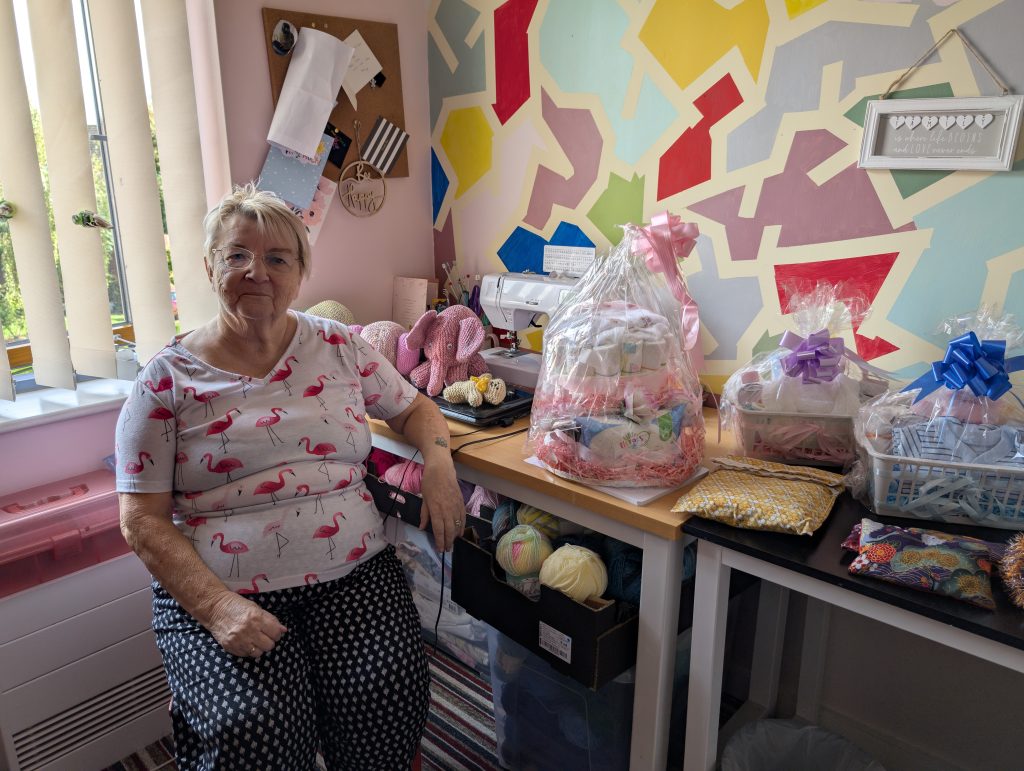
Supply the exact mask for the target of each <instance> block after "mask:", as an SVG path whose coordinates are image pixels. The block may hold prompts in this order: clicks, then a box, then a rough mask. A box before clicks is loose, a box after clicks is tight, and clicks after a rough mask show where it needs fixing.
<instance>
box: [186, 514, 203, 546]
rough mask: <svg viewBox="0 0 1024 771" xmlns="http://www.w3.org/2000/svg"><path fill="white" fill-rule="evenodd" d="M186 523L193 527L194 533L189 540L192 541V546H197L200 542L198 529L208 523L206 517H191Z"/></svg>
mask: <svg viewBox="0 0 1024 771" xmlns="http://www.w3.org/2000/svg"><path fill="white" fill-rule="evenodd" d="M185 524H186V525H187V526H188V527H191V528H192V535H191V536H189V540H190V541H192V546H193V547H195V545H196V544H197V543H199V541H198V539H197V538H196V530H198V529H199V528H200V527H202V526H203V525H205V524H206V517H189V518H188V519H186V520H185Z"/></svg>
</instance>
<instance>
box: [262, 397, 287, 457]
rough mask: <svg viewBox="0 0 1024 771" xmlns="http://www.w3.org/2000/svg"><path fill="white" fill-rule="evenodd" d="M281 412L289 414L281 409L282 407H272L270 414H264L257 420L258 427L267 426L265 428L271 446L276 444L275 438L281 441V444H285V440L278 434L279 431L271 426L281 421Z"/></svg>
mask: <svg viewBox="0 0 1024 771" xmlns="http://www.w3.org/2000/svg"><path fill="white" fill-rule="evenodd" d="M279 412H280V413H283V414H285V415H287V414H288V413H287V412H285V410H283V409H281V408H280V407H271V408H270V414H269V415H264V416H263V417H261V418H258V419H257V420H256V427H257V428H265V429H267V436H269V437H270V446H271V447H273V446H274V440H275V439H276V440H277V441H278V442H280V443H281V444H284V440H283V439H282V438H281V437H279V436H278V435H277V432H276V431H274V429H273V428H271V426H273V425H274V424H275V423H279V422H280V421H281V415H278V413H279Z"/></svg>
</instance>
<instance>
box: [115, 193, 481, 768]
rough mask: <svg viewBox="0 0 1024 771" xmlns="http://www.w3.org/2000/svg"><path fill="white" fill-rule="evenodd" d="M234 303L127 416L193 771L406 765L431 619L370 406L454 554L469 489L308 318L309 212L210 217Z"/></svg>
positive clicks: (174, 359)
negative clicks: (394, 518)
mask: <svg viewBox="0 0 1024 771" xmlns="http://www.w3.org/2000/svg"><path fill="white" fill-rule="evenodd" d="M205 227H206V244H205V253H206V271H207V274H208V276H209V279H210V283H211V285H212V287H213V290H214V291H215V292H216V293H217V297H218V299H219V301H220V312H219V313H218V315H217V317H216V318H214V319H212V320H211V321H210V322H208V323H207V324H206V325H204V326H202V327H200V328H199V329H196V330H194V331H192V332H189V333H187V334H184V335H181V336H179V337H177V338H175V339H174V340H173V341H172V342H171V343H170V344H169V345H168V346H167V347H166V348H164V349H163V350H162V351H160V352H159V353H158V354H157V355H156V356H154V357H153V359H152V360H151V361H150V362H149V363H148V364H147V365H146V367H145V369H144V370H143V372H142V374H141V375H140V376H139V380H138V387H137V388H136V389H134V391H133V393H132V396H131V397H130V398H129V399H128V401H127V402H126V403H125V405H124V409H123V410H122V412H121V417H120V420H119V422H118V426H117V445H116V446H117V458H118V491H119V492H120V493H121V496H120V505H121V529H122V531H123V532H124V535H125V538H127V540H128V542H129V543H130V544H131V546H132V548H133V549H134V550H135V552H136V553H137V554H138V555H139V557H140V558H141V559H142V561H143V562H144V563H145V564H146V567H148V568H149V570H150V572H151V573H152V574H153V576H154V578H155V581H154V583H153V629H154V631H155V633H156V639H157V644H158V646H159V648H160V652H161V654H162V655H163V659H164V668H165V669H166V672H167V679H168V682H169V683H170V687H171V692H172V694H173V698H172V704H171V715H172V719H173V724H174V739H175V752H176V754H177V762H178V768H179V769H182V770H184V769H213V768H218V769H221V768H230V769H242V768H245V769H250V768H251V769H261V771H266V770H267V769H287V771H295V770H296V769H312V768H315V756H316V753H317V751H318V750H319V751H320V752H322V753H323V756H324V759H325V761H326V763H327V767H328V768H329V769H340V768H351V769H360V770H362V769H372V768H382V769H398V768H407V767H408V766H409V764H410V762H411V760H412V759H413V757H414V756H415V754H416V752H417V748H418V746H419V742H420V736H421V734H422V731H423V727H424V724H425V721H426V716H427V709H428V704H429V693H428V685H429V682H428V681H429V675H428V670H427V663H426V660H425V655H424V650H423V644H422V640H421V637H420V622H419V617H418V615H417V613H416V609H415V606H414V604H413V600H412V596H411V594H410V591H409V588H408V586H407V584H406V582H405V577H404V574H403V573H402V570H401V567H400V563H399V562H398V559H397V557H396V556H395V553H394V549H393V547H391V546H390V545H388V544H387V543H386V542H385V540H384V538H383V526H382V525H383V520H382V516H381V513H380V512H378V511H377V510H376V509H375V508H374V505H373V502H372V498H371V497H370V495H369V494H368V493H367V492H366V489H365V487H364V485H363V474H364V468H363V465H362V463H363V461H364V460H365V459H366V457H367V455H368V454H369V452H370V449H371V448H370V430H369V426H368V425H367V421H366V419H367V416H371V417H374V418H380V419H382V420H385V421H387V423H388V425H389V426H390V427H391V428H392V429H394V430H395V431H398V432H401V433H403V434H404V435H405V436H406V438H407V439H408V440H409V441H410V443H412V444H413V445H415V446H416V447H417V448H418V449H419V451H420V453H421V454H422V459H423V463H424V470H423V498H424V506H423V519H422V522H421V523H420V527H421V528H425V527H426V526H427V525H428V524H429V525H430V526H431V528H432V529H433V533H434V537H435V539H436V542H437V545H438V548H440V549H449V548H451V545H452V541H453V539H454V538H455V536H456V535H457V534H459V533H460V532H461V529H462V522H461V517H462V516H463V512H464V509H463V505H462V497H461V495H460V492H459V487H458V483H457V482H456V479H455V472H454V466H453V464H452V459H451V454H450V451H449V450H448V441H449V434H448V429H447V426H446V424H445V421H444V420H443V419H442V417H441V415H440V413H439V412H438V410H437V408H436V407H435V406H434V404H433V403H432V402H431V401H430V400H429V399H427V398H425V397H424V396H422V395H421V394H418V393H417V391H416V390H415V389H414V388H413V387H412V386H411V385H410V384H409V383H407V382H406V381H405V380H403V379H402V377H401V376H400V375H399V374H398V373H397V372H396V371H395V370H394V369H393V368H392V367H391V365H390V364H389V363H388V362H387V361H386V360H385V359H384V358H382V357H381V356H379V355H378V354H377V353H376V352H375V351H374V350H373V349H372V348H371V347H370V346H369V345H368V344H366V343H365V342H364V341H363V340H362V339H361V338H360V337H359V335H357V334H353V333H352V332H350V331H349V330H348V329H347V328H346V327H345V326H344V325H342V324H339V323H337V322H333V321H328V320H325V319H320V318H315V317H312V316H307V315H305V314H302V313H297V312H295V311H293V310H289V305H290V304H291V303H292V302H294V300H295V299H296V297H297V295H298V291H299V285H300V283H301V282H302V279H303V278H304V277H305V276H307V275H308V274H309V271H310V250H309V243H308V241H307V239H306V233H305V229H304V227H303V225H302V223H301V221H300V220H299V219H298V218H297V217H296V216H295V215H294V214H293V213H292V212H291V210H290V209H289V208H288V206H287V205H286V204H285V203H284V202H282V201H281V200H280V199H279V198H277V197H276V196H274V195H272V194H271V193H267V192H261V191H259V190H257V189H255V188H254V187H253V186H252V185H248V186H246V187H242V188H238V189H236V190H235V191H234V192H232V193H231V194H229V195H228V196H226V197H225V198H224V200H223V201H222V202H221V204H220V205H219V206H217V207H216V208H215V209H213V210H212V211H211V212H210V213H209V214H208V215H207V217H206V220H205Z"/></svg>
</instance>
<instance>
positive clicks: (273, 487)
mask: <svg viewBox="0 0 1024 771" xmlns="http://www.w3.org/2000/svg"><path fill="white" fill-rule="evenodd" d="M285 474H291V475H292V476H295V472H294V471H292V470H291V469H290V468H286V469H283V470H281V471H278V472H277V481H276V482H275V481H274V480H273V479H269V480H267V481H266V482H260V483H259V484H258V485H256V489H255V490H253V493H254V494H256V495H269V496H270V502H271V504H273V505H274V506H276V505H277V491H278V490H280V489H281V488H282V487H284V475H285Z"/></svg>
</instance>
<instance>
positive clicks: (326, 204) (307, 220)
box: [295, 177, 338, 246]
mask: <svg viewBox="0 0 1024 771" xmlns="http://www.w3.org/2000/svg"><path fill="white" fill-rule="evenodd" d="M337 189H338V183H337V182H335V181H334V180H331V179H328V178H327V177H320V182H319V183H317V186H316V190H315V191H314V193H313V201H312V203H310V204H309V208H307V209H297V210H296V212H295V213H296V214H297V215H298V216H299V218H300V219H301V220H302V221H303V223H304V224H305V225H306V234H307V236H308V238H309V245H310V246H313V244H315V243H316V240H317V238H319V237H320V228H321V227H323V224H324V219H325V218H326V217H327V211H328V210H329V209H330V208H331V203H332V202H333V201H334V193H335V192H336V191H337Z"/></svg>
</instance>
